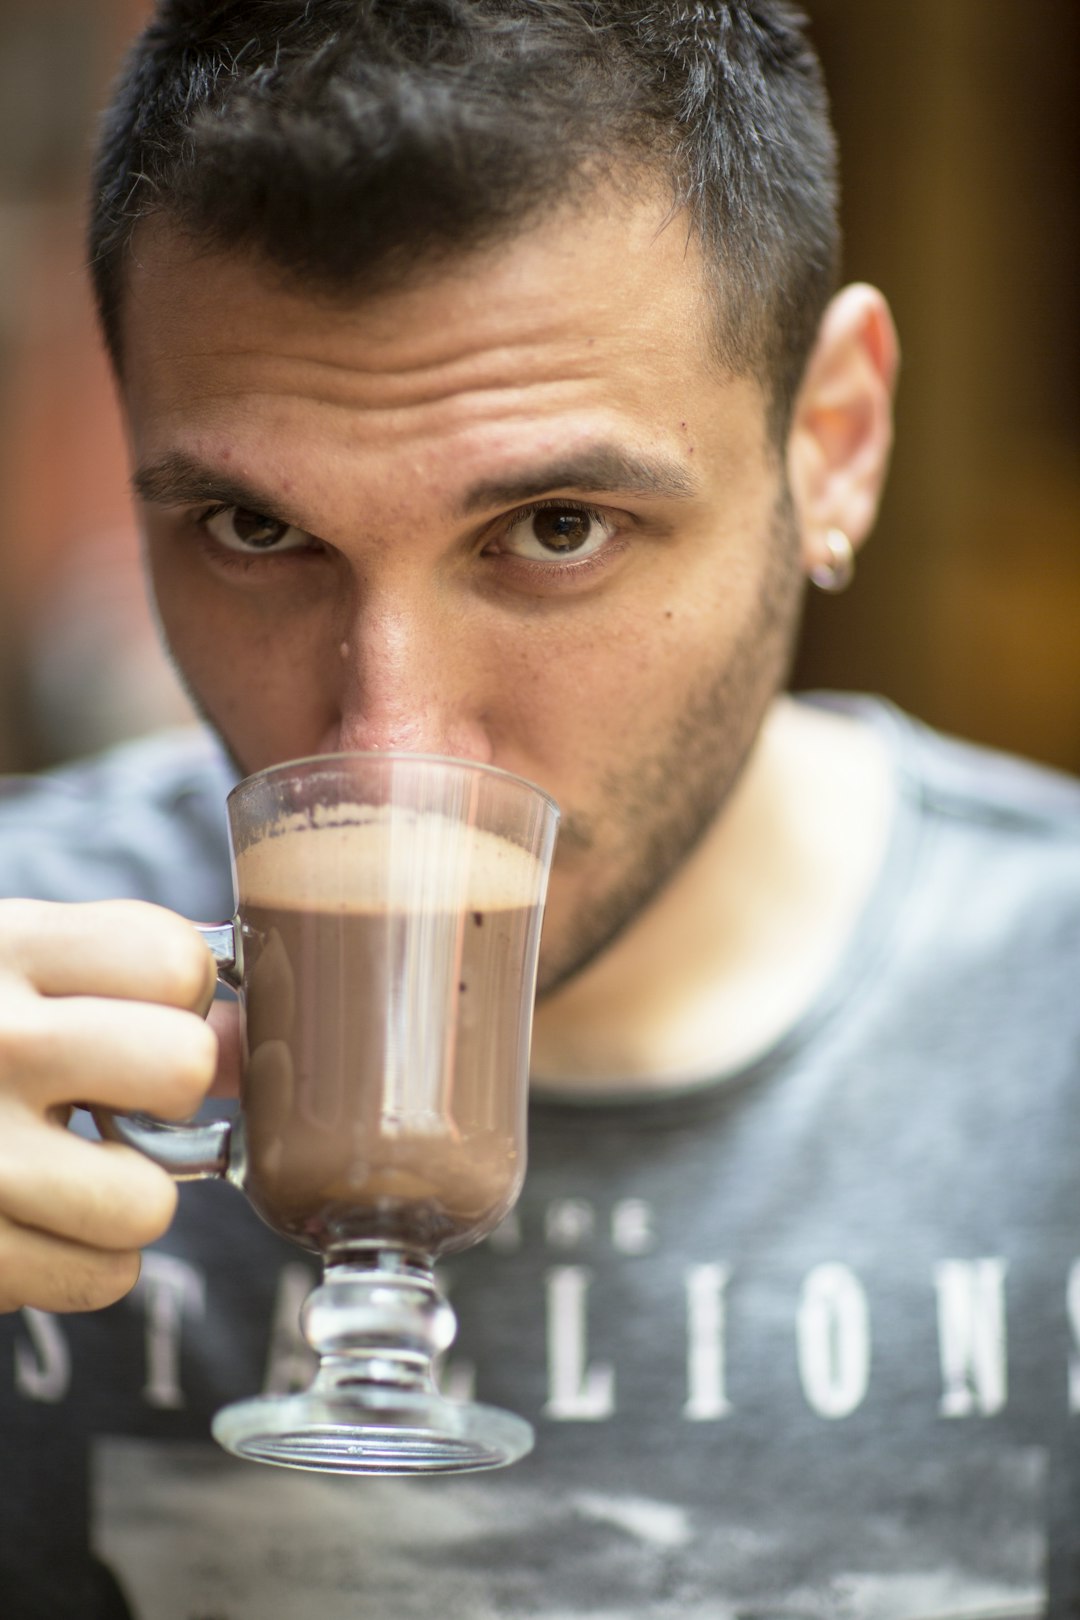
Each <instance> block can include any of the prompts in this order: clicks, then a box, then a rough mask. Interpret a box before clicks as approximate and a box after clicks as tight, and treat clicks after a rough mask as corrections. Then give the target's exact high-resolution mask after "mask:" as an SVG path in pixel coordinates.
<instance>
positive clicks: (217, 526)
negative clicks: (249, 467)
mask: <svg viewBox="0 0 1080 1620" xmlns="http://www.w3.org/2000/svg"><path fill="white" fill-rule="evenodd" d="M203 527H204V528H205V529H206V532H207V534H209V535H210V536H211V537H212V539H214V540H216V541H217V543H218V545H219V546H223V547H224V548H225V550H226V551H238V552H241V553H243V554H246V555H247V556H258V555H265V554H266V553H267V552H270V553H272V554H273V555H274V556H278V555H280V553H281V552H283V551H298V550H300V548H301V547H303V546H306V545H309V544H310V537H309V536H308V535H306V534H305V533H304V531H303V529H295V528H292V527H290V525H289V524H288V523H283V522H282V521H281V519H280V518H271V517H265V516H264V515H263V514H262V513H261V512H250V511H248V509H247V508H246V507H243V506H226V507H224V508H219V509H218V510H217V511H216V512H209V513H207V515H206V516H205V517H204V518H203Z"/></svg>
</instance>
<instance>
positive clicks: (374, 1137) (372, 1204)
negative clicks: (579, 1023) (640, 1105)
mask: <svg viewBox="0 0 1080 1620" xmlns="http://www.w3.org/2000/svg"><path fill="white" fill-rule="evenodd" d="M237 875H238V885H239V892H240V894H241V895H242V897H243V900H242V904H241V908H240V918H241V923H242V927H243V940H244V951H245V956H246V970H245V979H246V1026H247V1048H248V1050H247V1061H246V1072H245V1078H244V1084H243V1109H244V1115H245V1119H246V1140H247V1150H246V1151H247V1162H246V1168H245V1172H244V1187H245V1190H246V1192H247V1194H248V1196H249V1198H250V1199H251V1201H252V1203H253V1204H254V1205H255V1207H256V1208H257V1209H258V1210H259V1212H260V1213H261V1214H262V1216H263V1217H264V1219H265V1220H267V1221H268V1222H269V1224H270V1225H272V1226H274V1227H275V1228H276V1229H277V1230H278V1231H280V1232H282V1233H284V1234H285V1235H286V1236H288V1237H290V1238H292V1239H293V1240H294V1241H297V1242H300V1243H303V1244H305V1245H307V1246H309V1247H311V1248H318V1249H321V1250H324V1251H325V1250H326V1249H327V1248H328V1247H329V1248H330V1249H335V1248H341V1247H343V1246H347V1245H348V1244H349V1243H350V1242H357V1241H362V1240H365V1239H370V1238H378V1239H382V1240H385V1239H387V1238H391V1239H392V1238H394V1237H397V1238H399V1239H400V1240H401V1241H403V1242H407V1243H409V1244H411V1245H412V1246H414V1247H419V1248H420V1249H422V1250H424V1251H426V1252H428V1253H429V1254H432V1255H436V1254H444V1253H447V1252H449V1251H452V1250H454V1249H456V1248H462V1247H465V1246H466V1245H467V1244H470V1243H473V1242H475V1241H476V1240H477V1238H478V1237H480V1236H482V1235H483V1233H484V1232H486V1231H488V1230H490V1229H491V1228H492V1227H493V1226H495V1225H496V1224H497V1223H498V1221H499V1220H500V1219H501V1218H502V1216H503V1214H504V1213H505V1212H506V1210H508V1209H509V1208H510V1206H511V1204H512V1203H513V1201H514V1199H515V1198H516V1196H517V1193H518V1190H519V1188H520V1183H521V1177H522V1175H523V1173H524V1143H525V1124H524V1118H523V1113H524V1102H523V1093H524V1087H523V1086H522V1085H521V1084H520V1078H519V1077H520V1076H521V1074H522V1073H523V1071H524V1069H525V1067H526V1065H527V1062H528V1045H529V1033H530V1028H531V1013H532V1008H531V1004H530V998H528V997H522V995H521V985H522V983H523V980H524V978H525V974H526V971H527V963H528V962H529V960H530V959H531V957H530V952H531V951H532V948H533V944H534V939H535V933H536V930H537V929H538V928H539V922H540V916H539V906H538V904H537V903H536V896H537V891H538V889H539V887H540V883H539V878H538V871H537V862H536V861H535V859H534V857H533V856H532V855H531V854H529V853H528V852H527V851H525V850H522V849H520V848H518V847H517V846H516V845H514V844H512V843H510V842H509V841H507V840H505V839H502V838H499V837H497V836H495V835H494V834H492V833H489V832H483V831H480V830H477V829H475V828H470V827H464V828H462V827H461V826H460V825H459V824H458V823H456V822H452V821H450V820H447V819H446V818H444V817H442V816H440V815H436V814H423V813H415V812H402V811H401V810H400V809H397V808H395V809H394V810H393V811H392V812H391V811H379V810H356V809H349V810H344V809H343V810H340V811H334V810H333V809H330V810H323V811H321V812H320V815H319V818H318V819H317V820H316V821H314V822H304V823H303V824H298V825H296V826H286V827H285V829H284V830H283V831H282V830H279V829H275V831H274V833H273V834H272V835H271V836H268V837H266V838H263V839H261V840H260V841H259V842H257V843H254V844H252V845H249V846H248V848H246V849H244V850H243V851H241V853H240V854H239V855H238V857H237Z"/></svg>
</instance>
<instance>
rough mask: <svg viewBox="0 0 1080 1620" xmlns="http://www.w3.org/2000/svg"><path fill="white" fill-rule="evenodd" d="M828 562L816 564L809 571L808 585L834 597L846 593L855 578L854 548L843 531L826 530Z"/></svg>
mask: <svg viewBox="0 0 1080 1620" xmlns="http://www.w3.org/2000/svg"><path fill="white" fill-rule="evenodd" d="M825 549H826V551H827V552H828V553H829V560H828V562H823V563H816V564H815V566H814V567H813V568H811V569H810V583H811V585H816V586H817V588H818V590H819V591H828V592H829V594H830V595H832V596H835V595H836V594H837V592H839V591H846V590H847V588H848V586H849V585H850V584H851V582H852V580H853V579H854V578H855V548H854V546H853V545H852V544H851V541H850V540H849V539H848V537H847V535H846V534H845V533H844V531H843V529H828V530H826V533H825Z"/></svg>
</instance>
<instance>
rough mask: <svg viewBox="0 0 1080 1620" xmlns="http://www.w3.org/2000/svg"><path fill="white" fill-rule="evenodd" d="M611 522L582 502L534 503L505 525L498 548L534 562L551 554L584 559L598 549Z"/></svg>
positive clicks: (607, 532)
mask: <svg viewBox="0 0 1080 1620" xmlns="http://www.w3.org/2000/svg"><path fill="white" fill-rule="evenodd" d="M612 527H613V526H612V524H611V523H610V522H608V520H607V519H605V518H603V517H601V516H600V513H599V512H594V511H592V510H591V509H590V508H588V507H585V506H558V505H552V506H534V507H531V508H530V509H529V510H528V511H527V512H519V513H518V514H517V515H516V516H515V517H514V519H513V521H512V522H511V523H509V524H508V525H507V527H506V528H505V529H504V531H503V534H502V536H501V538H500V541H499V550H500V551H503V552H510V553H511V554H512V555H513V556H515V557H524V558H526V559H528V560H530V561H534V562H550V561H551V560H552V558H553V557H574V558H577V559H583V558H585V557H591V556H592V555H593V554H594V553H595V552H597V551H599V550H600V548H601V546H602V545H603V544H604V542H605V540H607V539H609V537H610V536H611V533H612Z"/></svg>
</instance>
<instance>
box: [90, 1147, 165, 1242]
mask: <svg viewBox="0 0 1080 1620" xmlns="http://www.w3.org/2000/svg"><path fill="white" fill-rule="evenodd" d="M105 1152H107V1153H108V1155H110V1157H112V1158H113V1162H115V1165H117V1168H118V1170H120V1186H117V1184H115V1183H112V1181H110V1183H108V1186H102V1192H100V1200H102V1207H100V1210H99V1215H97V1218H99V1220H100V1221H102V1223H107V1225H108V1226H110V1230H113V1231H115V1236H117V1243H118V1244H120V1246H123V1247H126V1249H142V1247H144V1246H146V1244H147V1243H155V1241H157V1238H160V1236H162V1234H164V1233H165V1231H168V1226H170V1223H172V1218H173V1215H175V1213H176V1199H178V1191H176V1183H175V1181H173V1179H172V1176H170V1174H168V1171H165V1170H162V1168H160V1165H154V1163H152V1162H151V1160H149V1158H144V1157H142V1153H139V1152H138V1150H136V1149H133V1147H120V1145H117V1144H110V1145H107V1147H105Z"/></svg>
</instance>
